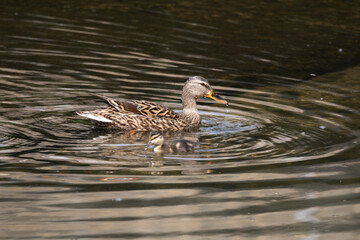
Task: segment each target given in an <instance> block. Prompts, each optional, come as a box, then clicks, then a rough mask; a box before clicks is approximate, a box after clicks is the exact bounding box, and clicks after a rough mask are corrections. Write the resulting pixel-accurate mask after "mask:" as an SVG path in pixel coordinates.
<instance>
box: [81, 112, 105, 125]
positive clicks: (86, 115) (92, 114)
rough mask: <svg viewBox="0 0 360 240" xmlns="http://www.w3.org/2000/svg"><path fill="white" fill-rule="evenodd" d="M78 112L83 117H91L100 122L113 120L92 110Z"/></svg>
mask: <svg viewBox="0 0 360 240" xmlns="http://www.w3.org/2000/svg"><path fill="white" fill-rule="evenodd" d="M76 113H77V114H78V115H80V116H82V117H86V118H90V119H92V120H95V121H98V122H105V123H111V122H112V121H111V120H110V119H107V118H105V117H103V116H100V115H97V114H96V113H94V112H91V111H84V112H76Z"/></svg>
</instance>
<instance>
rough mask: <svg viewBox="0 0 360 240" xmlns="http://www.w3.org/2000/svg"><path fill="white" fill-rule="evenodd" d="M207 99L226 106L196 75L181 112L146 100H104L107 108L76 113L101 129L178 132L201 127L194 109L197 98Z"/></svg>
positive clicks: (188, 85) (184, 93)
mask: <svg viewBox="0 0 360 240" xmlns="http://www.w3.org/2000/svg"><path fill="white" fill-rule="evenodd" d="M198 97H207V98H211V99H213V100H215V101H217V102H219V103H222V104H227V102H226V101H225V100H224V99H223V98H222V97H220V96H218V95H216V94H214V93H213V90H212V88H211V86H210V84H209V82H208V81H207V80H206V79H205V78H203V77H199V76H195V77H190V78H189V79H188V80H187V81H186V82H185V85H184V87H183V91H182V97H181V99H182V107H183V110H182V113H181V114H177V113H175V112H174V111H172V110H170V109H168V108H166V107H163V106H161V105H158V104H156V103H152V102H148V101H137V100H133V101H131V100H114V99H111V98H104V99H105V100H106V102H107V104H108V105H109V106H108V107H107V108H104V109H97V110H94V111H85V112H78V113H77V114H79V115H80V116H83V117H86V118H90V119H92V120H95V124H96V125H98V126H101V127H106V128H110V129H120V130H136V131H150V130H158V131H166V130H172V131H178V130H183V129H186V128H190V127H195V126H198V125H199V124H200V115H199V113H198V110H197V107H196V98H198Z"/></svg>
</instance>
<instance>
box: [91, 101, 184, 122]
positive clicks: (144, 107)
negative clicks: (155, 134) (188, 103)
mask: <svg viewBox="0 0 360 240" xmlns="http://www.w3.org/2000/svg"><path fill="white" fill-rule="evenodd" d="M96 96H98V97H100V98H102V99H103V100H105V101H106V103H107V104H108V105H109V106H111V107H113V108H114V110H116V111H117V112H119V113H123V114H139V115H143V116H147V117H158V118H171V119H178V118H179V117H180V115H179V114H177V113H176V112H174V111H173V110H171V109H169V108H166V107H164V106H161V105H159V104H156V103H153V102H148V101H137V100H134V101H131V100H125V99H120V100H115V99H112V98H106V97H104V96H101V95H96Z"/></svg>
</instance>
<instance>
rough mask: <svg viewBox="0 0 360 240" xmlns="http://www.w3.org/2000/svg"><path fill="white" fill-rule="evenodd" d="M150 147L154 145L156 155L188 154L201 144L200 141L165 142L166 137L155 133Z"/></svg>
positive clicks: (152, 135)
mask: <svg viewBox="0 0 360 240" xmlns="http://www.w3.org/2000/svg"><path fill="white" fill-rule="evenodd" d="M147 145H148V146H150V145H154V146H155V147H154V152H156V153H187V152H192V151H194V149H195V148H196V147H198V146H199V145H200V144H199V142H198V141H191V140H186V139H179V140H173V141H170V142H166V143H165V142H164V137H163V135H162V134H161V133H160V132H154V133H152V134H151V136H150V141H149V142H148V144H147Z"/></svg>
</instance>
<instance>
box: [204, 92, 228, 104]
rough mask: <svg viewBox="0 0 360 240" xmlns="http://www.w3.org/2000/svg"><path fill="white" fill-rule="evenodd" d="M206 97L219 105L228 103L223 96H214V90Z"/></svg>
mask: <svg viewBox="0 0 360 240" xmlns="http://www.w3.org/2000/svg"><path fill="white" fill-rule="evenodd" d="M205 97H207V98H210V99H212V100H215V101H217V102H218V103H222V104H227V103H228V102H227V101H226V100H225V99H224V98H223V97H221V96H219V95H217V94H214V92H213V90H211V91H210V93H209V94H208V95H206V96H205Z"/></svg>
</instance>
